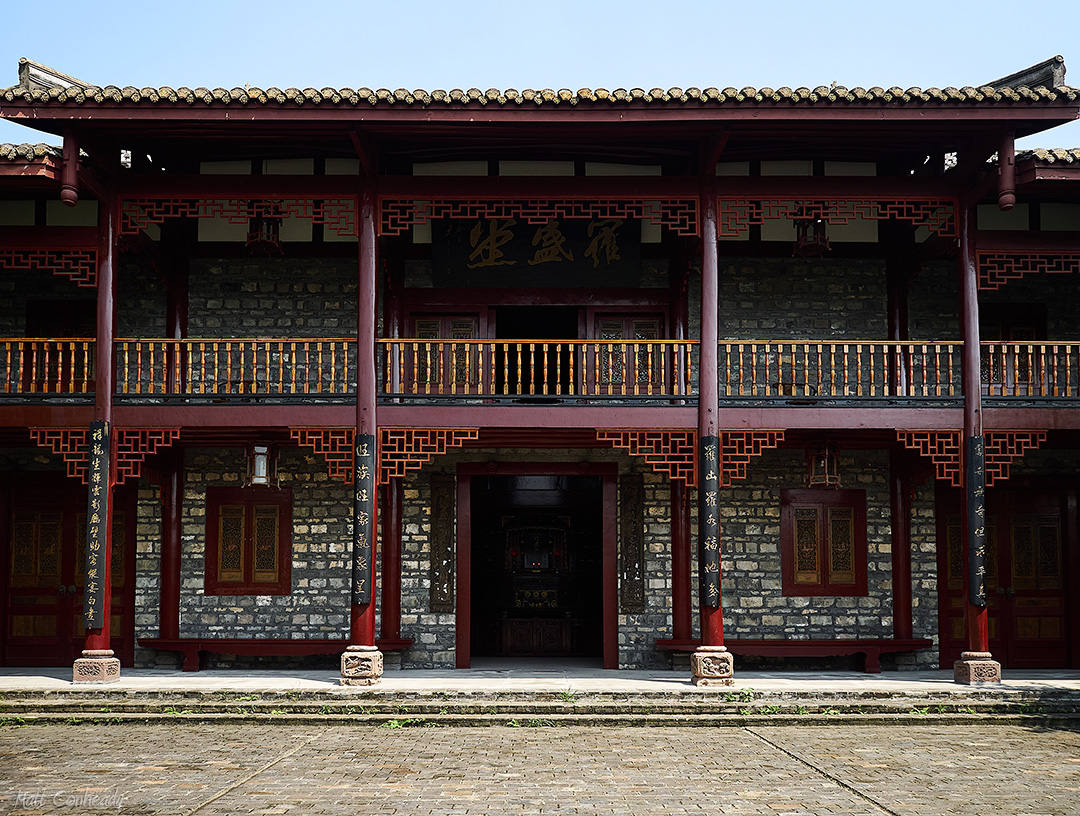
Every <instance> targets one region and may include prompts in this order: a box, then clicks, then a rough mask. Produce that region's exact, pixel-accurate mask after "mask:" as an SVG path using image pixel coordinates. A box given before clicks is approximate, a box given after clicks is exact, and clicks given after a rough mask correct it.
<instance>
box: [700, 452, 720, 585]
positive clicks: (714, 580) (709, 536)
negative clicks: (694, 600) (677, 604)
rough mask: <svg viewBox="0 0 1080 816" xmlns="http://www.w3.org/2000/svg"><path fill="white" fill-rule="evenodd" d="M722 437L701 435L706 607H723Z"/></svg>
mask: <svg viewBox="0 0 1080 816" xmlns="http://www.w3.org/2000/svg"><path fill="white" fill-rule="evenodd" d="M719 450H720V439H719V438H718V437H715V436H704V437H702V438H701V450H700V460H701V464H700V467H701V497H700V505H701V515H700V516H699V517H698V528H699V530H700V532H699V537H700V552H699V555H698V561H699V563H700V564H701V575H700V583H701V603H702V605H704V606H720V504H719V500H718V498H717V497H718V494H719V490H720V457H719Z"/></svg>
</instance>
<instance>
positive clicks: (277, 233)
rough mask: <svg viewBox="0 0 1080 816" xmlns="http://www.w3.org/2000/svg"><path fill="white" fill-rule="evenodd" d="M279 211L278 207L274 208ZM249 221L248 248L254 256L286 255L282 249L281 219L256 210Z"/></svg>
mask: <svg viewBox="0 0 1080 816" xmlns="http://www.w3.org/2000/svg"><path fill="white" fill-rule="evenodd" d="M272 209H273V210H275V211H276V210H277V208H276V207H274V208H272ZM256 213H257V214H256V215H253V216H252V217H251V218H250V219H248V236H247V248H248V251H249V252H250V253H251V254H252V255H265V256H267V257H270V256H271V255H284V254H285V250H284V249H282V247H281V217H280V216H276V215H272V214H267V212H260V211H259V210H256Z"/></svg>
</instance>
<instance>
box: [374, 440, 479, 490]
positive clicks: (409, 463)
mask: <svg viewBox="0 0 1080 816" xmlns="http://www.w3.org/2000/svg"><path fill="white" fill-rule="evenodd" d="M479 436H480V429H479V428H438V429H434V428H432V429H416V428H380V429H379V484H388V483H389V482H390V478H391V477H392V476H404V475H405V473H406V471H409V470H420V468H422V467H423V466H424V465H426V464H427V463H428V462H430V461H431V460H432V459H433V458H435V457H436V456H439V455H441V454H444V453H446V451H447V450H448V449H449V448H460V447H461V446H462V445H464V444H465V443H466V442H469V441H473V440H475V439H477V438H478V437H479Z"/></svg>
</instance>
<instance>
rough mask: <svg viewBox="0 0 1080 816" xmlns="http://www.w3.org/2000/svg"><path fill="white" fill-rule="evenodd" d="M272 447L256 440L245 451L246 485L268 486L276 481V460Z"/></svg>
mask: <svg viewBox="0 0 1080 816" xmlns="http://www.w3.org/2000/svg"><path fill="white" fill-rule="evenodd" d="M275 459H276V457H275V456H274V449H273V447H272V446H271V445H269V444H267V443H265V442H256V443H254V444H253V445H251V446H250V447H249V448H248V451H247V460H248V467H247V479H245V483H246V484H247V486H248V487H253V486H260V485H261V486H264V487H270V486H272V485H274V484H275V483H276V481H277V462H276V461H275Z"/></svg>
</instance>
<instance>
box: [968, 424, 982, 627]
mask: <svg viewBox="0 0 1080 816" xmlns="http://www.w3.org/2000/svg"><path fill="white" fill-rule="evenodd" d="M966 465H967V468H966V473H965V479H964V481H965V482H966V483H967V510H968V600H969V602H970V603H971V605H972V606H986V448H985V445H984V443H983V437H981V436H972V437H968V440H967V462H966Z"/></svg>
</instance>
